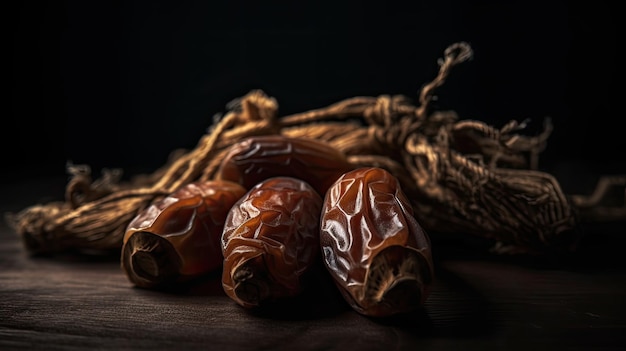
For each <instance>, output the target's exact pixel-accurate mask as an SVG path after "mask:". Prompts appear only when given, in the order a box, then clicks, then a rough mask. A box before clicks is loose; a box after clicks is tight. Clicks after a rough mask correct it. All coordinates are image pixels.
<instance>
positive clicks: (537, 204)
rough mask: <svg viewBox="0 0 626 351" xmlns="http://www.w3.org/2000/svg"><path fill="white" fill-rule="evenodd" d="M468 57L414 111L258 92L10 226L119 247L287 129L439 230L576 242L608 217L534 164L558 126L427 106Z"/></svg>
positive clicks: (460, 55)
mask: <svg viewBox="0 0 626 351" xmlns="http://www.w3.org/2000/svg"><path fill="white" fill-rule="evenodd" d="M471 57H472V50H471V48H470V46H469V45H468V44H467V43H463V42H461V43H455V44H453V45H451V46H449V47H448V48H447V49H446V50H445V52H444V57H443V58H442V59H441V60H440V61H439V71H438V74H437V76H436V77H435V79H434V80H433V81H432V82H430V83H428V84H426V85H424V86H423V88H422V89H421V92H420V95H419V106H414V105H413V104H412V103H411V102H410V101H409V100H408V99H407V98H406V97H404V96H388V95H382V96H378V97H353V98H349V99H346V100H344V101H340V102H338V103H336V104H333V105H330V106H328V107H325V108H320V109H315V110H310V111H306V112H302V113H297V114H293V115H290V116H283V117H280V118H279V117H278V104H277V102H276V101H275V100H274V99H273V98H271V97H268V96H266V95H265V94H264V93H263V92H262V91H260V90H255V91H252V92H250V93H249V94H247V95H246V96H244V97H242V98H241V99H238V100H237V102H236V103H235V104H233V105H232V106H231V109H230V110H229V111H228V112H227V113H226V114H225V116H224V117H223V118H222V119H221V120H220V121H219V122H217V123H215V124H214V125H213V126H212V128H211V129H210V130H209V131H208V132H207V133H206V134H205V135H204V136H203V137H202V138H201V139H200V141H199V142H198V144H197V146H196V148H195V149H193V150H191V151H189V152H182V153H181V152H179V153H177V154H176V155H175V156H172V157H171V159H170V160H169V162H168V163H167V164H166V165H164V166H163V167H162V168H161V169H158V170H157V171H155V172H154V173H153V174H150V175H146V176H143V177H138V178H136V179H133V180H131V181H130V182H127V183H123V184H122V183H116V181H117V179H115V177H109V179H108V182H109V183H110V184H108V185H107V186H102V185H98V184H97V183H98V182H99V181H100V180H98V181H95V182H93V183H90V181H89V177H88V173H85V172H79V173H80V174H74V175H73V178H72V181H70V184H68V193H72V191H70V188H72V187H73V186H74V185H71V184H76V183H79V184H80V185H81V186H80V189H81V191H82V192H83V193H85V194H89V196H78V197H77V196H74V195H72V196H69V198H68V199H69V200H68V199H66V201H59V202H51V203H47V204H36V205H33V206H30V207H28V208H26V209H24V210H22V211H20V212H19V213H16V214H9V215H8V216H7V219H8V223H9V224H10V225H11V226H12V227H13V228H14V230H15V231H16V232H17V233H18V234H19V235H20V236H21V237H22V238H23V241H24V243H25V246H26V248H27V249H28V251H30V252H31V253H46V252H58V251H64V250H68V249H104V250H114V251H115V250H117V251H118V252H119V249H120V247H121V243H122V237H123V235H124V230H125V228H126V225H127V224H128V222H129V221H130V220H131V219H132V218H133V217H134V216H135V215H137V213H138V212H139V211H141V210H142V209H144V208H146V207H147V206H149V205H150V204H151V203H153V202H155V201H157V200H158V199H160V198H162V197H164V196H167V195H168V194H170V193H172V192H173V191H175V190H176V189H178V188H180V187H181V186H184V185H185V184H188V183H190V182H192V181H196V180H200V181H203V180H209V179H212V178H213V176H214V174H215V172H216V170H217V168H218V166H219V164H220V161H221V160H222V158H223V157H224V156H225V154H226V152H227V150H228V147H229V146H231V145H233V144H234V143H236V142H238V141H240V140H241V139H243V138H245V137H249V136H255V135H273V134H274V135H275V134H282V135H285V136H290V137H307V138H313V139H317V140H320V141H323V142H326V143H328V144H329V145H330V146H333V147H334V148H336V149H337V150H338V151H340V152H342V153H344V154H345V155H346V156H347V157H348V159H350V160H351V162H354V164H355V165H358V166H380V167H382V168H385V169H388V170H390V171H392V172H394V174H396V175H397V176H398V178H399V179H400V181H401V182H402V186H403V189H405V192H406V193H407V196H408V197H409V198H410V201H411V203H412V205H413V207H414V209H415V213H416V218H417V219H418V220H419V221H420V223H421V224H422V225H423V227H424V229H425V230H427V231H428V232H430V233H433V235H436V233H445V232H454V233H464V234H470V235H477V236H481V237H487V238H493V239H494V240H495V241H497V242H499V243H501V244H500V245H499V246H498V247H500V248H501V247H505V246H506V247H515V250H516V251H519V250H522V251H524V252H528V251H543V250H546V249H564V248H565V249H573V248H575V243H576V240H577V235H575V234H572V232H573V231H572V229H575V228H576V226H577V222H576V213H577V212H579V209H582V210H583V211H582V212H580V213H579V215H582V216H588V218H587V220H591V221H593V220H594V219H597V220H604V218H603V217H602V216H599V215H598V213H597V211H593V208H594V207H593V204H594V203H591V205H592V206H591V207H588V206H587V204H589V203H590V202H589V201H585V200H584V197H580V196H579V197H575V198H574V201H569V200H568V198H567V197H566V196H565V195H564V194H563V192H562V190H561V188H560V186H559V183H558V182H557V180H556V179H555V178H554V177H552V176H551V175H550V174H546V173H544V172H540V171H537V170H536V168H537V167H536V165H537V157H538V154H539V153H540V152H541V151H542V150H543V149H544V148H545V146H546V141H547V138H548V137H549V135H550V132H551V130H552V126H551V125H550V124H549V123H547V124H546V125H545V130H544V132H543V133H541V134H540V135H538V136H534V137H529V136H525V135H522V134H520V133H517V132H518V131H519V130H521V129H522V128H523V127H524V123H518V122H515V121H511V122H510V123H509V124H507V125H505V126H503V127H502V128H500V129H497V128H495V127H492V126H489V125H487V124H485V123H483V122H480V121H473V120H459V118H458V116H457V114H456V113H455V112H454V111H431V107H430V102H431V100H432V98H433V96H434V91H435V90H436V89H437V88H438V87H440V86H441V85H442V84H444V82H445V80H446V78H447V77H448V75H449V74H450V71H451V69H452V68H453V67H454V66H456V65H458V64H460V63H462V62H465V61H467V60H468V59H470V58H471ZM77 177H81V179H78V178H77ZM619 179H621V180H622V181H623V180H625V179H626V176H624V177H619ZM79 180H80V181H79ZM73 189H77V188H73ZM96 190H97V191H96ZM77 200H78V201H77ZM595 203H596V204H597V202H595ZM623 207H626V206H624V205H623V206H621V207H619V206H618V207H616V208H615V211H612V213H614V214H615V215H614V216H613V217H612V218H613V219H615V218H619V219H626V218H625V217H626V216H624V212H625V211H624V210H623ZM574 232H575V231H574Z"/></svg>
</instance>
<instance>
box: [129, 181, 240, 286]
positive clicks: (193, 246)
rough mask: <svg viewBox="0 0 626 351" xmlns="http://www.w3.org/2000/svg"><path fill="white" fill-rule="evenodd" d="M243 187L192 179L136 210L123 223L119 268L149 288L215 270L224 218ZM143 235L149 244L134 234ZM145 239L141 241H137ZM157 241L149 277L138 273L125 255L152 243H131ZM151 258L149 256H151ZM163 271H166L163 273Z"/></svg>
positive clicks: (152, 242) (221, 257)
mask: <svg viewBox="0 0 626 351" xmlns="http://www.w3.org/2000/svg"><path fill="white" fill-rule="evenodd" d="M245 192H246V190H245V189H244V188H243V187H242V186H241V185H239V184H237V183H234V182H227V181H221V180H219V181H214V180H211V181H206V182H195V183H190V184H187V185H185V186H183V187H181V188H180V189H179V190H177V191H175V192H174V193H172V194H170V195H169V196H167V197H165V198H163V199H162V200H160V201H157V202H155V203H153V204H152V205H150V206H149V207H147V208H146V209H145V210H143V211H142V212H141V213H139V214H138V215H137V216H136V217H135V218H134V219H133V220H132V221H131V222H130V223H129V224H128V226H127V229H126V233H125V235H124V240H123V245H124V247H123V249H122V256H123V257H122V267H123V269H124V270H125V271H126V273H127V275H128V276H129V278H130V280H131V281H133V282H134V283H135V284H136V285H139V286H143V287H152V286H155V285H163V284H167V283H171V282H176V281H184V280H187V279H188V278H191V277H197V276H200V275H203V274H207V273H209V272H212V271H216V270H217V269H218V268H220V267H221V265H222V261H223V256H222V251H221V246H220V239H221V235H222V231H223V228H224V221H225V219H226V216H227V215H228V211H229V210H230V208H231V207H232V206H233V204H234V203H235V202H236V201H237V200H239V199H240V198H241V197H242V196H243V195H244V194H245ZM135 235H137V236H143V237H144V238H147V240H148V241H150V242H151V243H147V244H146V243H143V244H142V243H139V242H137V241H134V240H132V239H133V237H134V236H135ZM142 242H144V241H142ZM141 245H144V246H151V245H159V246H161V247H160V248H159V250H160V251H166V253H167V255H166V256H163V255H161V262H160V263H158V265H159V267H156V268H158V271H159V272H156V270H157V269H156V268H155V273H152V275H154V276H153V277H150V276H145V275H144V276H138V273H139V269H138V268H137V267H135V268H134V269H133V267H132V262H131V260H130V257H124V256H130V255H132V254H133V253H134V252H136V250H137V249H139V250H145V251H150V250H152V251H150V252H148V253H145V252H144V254H145V255H156V251H157V250H153V249H154V248H152V247H144V248H142V247H130V246H141ZM152 258H154V257H152ZM166 271H167V272H168V273H167V274H165V273H164V272H166Z"/></svg>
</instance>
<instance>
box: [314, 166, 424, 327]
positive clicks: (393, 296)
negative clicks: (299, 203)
mask: <svg viewBox="0 0 626 351" xmlns="http://www.w3.org/2000/svg"><path fill="white" fill-rule="evenodd" d="M320 244H321V250H322V258H323V262H324V265H325V267H326V268H327V270H328V271H329V272H330V274H331V276H332V277H333V280H334V282H335V284H336V285H337V287H338V288H339V290H340V292H341V294H342V295H343V297H344V299H345V300H346V301H347V302H348V303H349V304H350V306H352V308H353V309H355V310H356V311H357V312H359V313H361V314H364V315H367V316H373V317H384V316H390V315H394V314H400V313H406V312H410V311H412V310H414V309H416V308H418V307H419V306H421V305H422V304H423V302H424V301H425V300H426V298H427V296H428V294H429V286H430V284H431V282H432V279H433V261H432V253H431V244H430V238H429V237H428V236H427V234H426V232H425V231H424V230H423V229H422V228H421V227H420V225H419V224H418V222H417V221H416V220H415V218H414V215H413V209H412V207H411V206H410V203H409V201H408V200H407V198H406V195H405V194H404V193H403V192H402V189H401V187H400V185H399V182H398V180H397V179H396V178H395V177H394V176H393V175H392V174H390V173H389V172H387V171H386V170H383V169H382V168H359V169H355V170H353V171H350V172H347V173H346V174H344V175H343V176H341V177H340V178H339V179H338V180H337V181H336V182H335V183H334V184H333V185H332V186H331V187H330V188H329V190H328V192H327V193H326V197H325V199H324V204H323V208H322V212H321V220H320Z"/></svg>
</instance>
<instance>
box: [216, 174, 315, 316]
mask: <svg viewBox="0 0 626 351" xmlns="http://www.w3.org/2000/svg"><path fill="white" fill-rule="evenodd" d="M321 207H322V198H321V196H319V194H318V193H317V192H316V191H315V190H314V189H313V188H312V187H311V186H310V185H309V184H308V183H306V182H304V181H302V180H300V179H296V178H292V177H273V178H269V179H266V180H265V181H263V182H261V183H259V184H257V185H256V186H254V187H253V188H252V189H250V190H249V191H248V193H247V194H246V195H245V196H244V197H242V198H241V199H240V200H239V201H238V202H237V203H236V204H235V205H234V206H233V207H232V209H231V211H230V213H229V214H228V217H227V218H226V222H225V224H224V232H223V235H222V252H223V255H224V265H223V275H222V286H223V288H224V291H225V292H226V294H227V295H228V296H229V297H230V298H232V299H233V300H234V301H235V302H237V303H238V304H239V305H241V306H243V307H246V308H252V307H257V306H261V305H262V304H264V303H266V302H274V301H277V300H280V299H283V298H288V297H294V296H296V295H298V294H300V293H301V292H302V291H303V286H304V285H303V281H302V280H303V278H304V276H305V274H306V273H307V272H308V271H309V270H310V269H311V267H313V266H314V262H315V261H316V260H318V259H319V216H320V210H321Z"/></svg>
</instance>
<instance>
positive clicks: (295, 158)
mask: <svg viewBox="0 0 626 351" xmlns="http://www.w3.org/2000/svg"><path fill="white" fill-rule="evenodd" d="M353 168H354V167H353V166H352V165H351V164H350V163H349V162H348V161H347V159H346V157H345V155H344V154H343V153H341V152H339V151H338V150H336V149H334V148H333V147H331V146H329V145H328V144H326V143H323V142H320V141H318V140H314V139H306V138H289V137H286V136H282V135H264V136H254V137H249V138H247V139H244V140H242V141H240V142H238V143H236V144H234V145H233V146H231V148H230V150H229V151H228V153H227V154H226V156H225V157H224V159H223V160H222V163H221V165H220V167H219V169H218V170H217V172H216V175H215V177H214V178H215V179H224V180H229V181H233V182H237V183H239V184H242V185H243V186H244V187H245V188H246V189H250V188H251V187H253V186H255V185H256V184H258V183H260V182H261V181H263V180H265V179H268V178H271V177H276V176H287V177H293V178H298V179H302V180H304V181H306V182H307V183H309V184H310V185H311V186H312V187H313V188H315V190H317V192H318V193H319V194H320V196H321V197H323V196H324V194H325V193H326V190H327V189H328V187H329V186H330V185H331V184H332V183H333V182H334V181H335V180H337V178H339V177H340V176H341V175H342V174H343V173H345V172H347V171H348V170H351V169H353Z"/></svg>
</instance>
